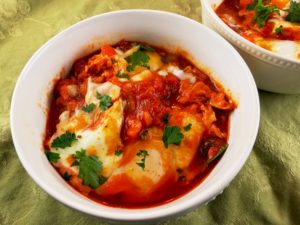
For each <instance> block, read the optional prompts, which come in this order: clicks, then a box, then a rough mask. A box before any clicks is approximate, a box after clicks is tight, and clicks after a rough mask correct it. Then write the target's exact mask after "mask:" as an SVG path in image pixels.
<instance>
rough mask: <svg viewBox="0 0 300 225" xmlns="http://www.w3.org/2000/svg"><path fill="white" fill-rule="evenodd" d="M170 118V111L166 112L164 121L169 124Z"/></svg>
mask: <svg viewBox="0 0 300 225" xmlns="http://www.w3.org/2000/svg"><path fill="white" fill-rule="evenodd" d="M169 118H170V115H169V114H168V113H166V114H165V115H164V116H163V118H162V119H163V121H164V122H165V124H168V123H169Z"/></svg>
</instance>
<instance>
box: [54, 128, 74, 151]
mask: <svg viewBox="0 0 300 225" xmlns="http://www.w3.org/2000/svg"><path fill="white" fill-rule="evenodd" d="M76 140H77V138H76V136H75V134H73V133H70V132H68V131H67V132H66V133H64V134H62V135H60V136H59V137H57V138H55V139H54V140H53V141H52V143H51V147H52V148H66V147H70V146H71V145H72V142H74V141H76Z"/></svg>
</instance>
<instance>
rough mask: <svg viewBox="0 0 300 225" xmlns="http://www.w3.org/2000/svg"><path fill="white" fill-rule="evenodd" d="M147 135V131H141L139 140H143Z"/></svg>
mask: <svg viewBox="0 0 300 225" xmlns="http://www.w3.org/2000/svg"><path fill="white" fill-rule="evenodd" d="M147 134H148V130H143V131H142V132H141V133H140V138H141V139H142V140H145V139H146V136H147Z"/></svg>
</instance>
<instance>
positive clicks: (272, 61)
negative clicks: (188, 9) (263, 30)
mask: <svg viewBox="0 0 300 225" xmlns="http://www.w3.org/2000/svg"><path fill="white" fill-rule="evenodd" d="M221 2H222V0H201V5H202V21H203V24H205V25H206V26H208V27H210V28H212V29H213V30H215V31H217V32H218V33H220V34H221V35H222V36H223V37H225V38H226V39H227V40H228V41H230V42H231V43H232V44H233V45H234V46H235V47H236V49H237V50H238V51H239V53H240V54H241V55H242V56H243V58H244V59H245V61H246V62H247V64H248V66H249V68H250V70H251V71H252V74H253V76H254V79H255V81H256V84H257V86H258V87H259V88H260V89H262V90H266V91H271V92H277V93H287V94H296V93H300V60H296V59H288V58H285V57H282V56H280V55H277V54H275V53H273V52H271V51H268V50H266V49H264V48H262V47H260V46H258V45H255V44H254V43H252V42H250V41H248V40H247V39H245V38H243V37H242V36H240V35H239V34H238V33H236V32H235V31H233V30H232V29H231V28H230V27H229V26H227V25H226V24H225V23H224V22H223V21H222V20H221V19H220V18H219V17H218V15H217V14H216V13H215V11H214V9H215V7H216V6H218V5H219V4H221Z"/></svg>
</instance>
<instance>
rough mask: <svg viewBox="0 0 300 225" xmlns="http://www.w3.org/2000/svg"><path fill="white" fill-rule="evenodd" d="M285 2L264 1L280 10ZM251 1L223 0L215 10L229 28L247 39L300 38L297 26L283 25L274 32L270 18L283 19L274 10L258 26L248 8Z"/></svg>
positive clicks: (296, 39) (253, 40) (254, 14)
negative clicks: (278, 30) (262, 23)
mask: <svg viewBox="0 0 300 225" xmlns="http://www.w3.org/2000/svg"><path fill="white" fill-rule="evenodd" d="M287 2H288V1H283V0H282V1H276V0H272V1H264V3H265V4H266V5H267V6H271V5H275V6H277V7H278V9H281V10H285V9H284V7H285V5H284V4H286V3H287ZM253 3H254V1H253V0H224V1H223V2H222V3H221V4H220V5H219V6H218V7H217V8H216V10H215V11H216V13H217V15H218V16H219V17H220V18H221V19H222V20H223V21H224V22H225V23H226V24H227V25H228V26H229V27H230V28H231V29H233V30H234V31H235V32H237V33H238V34H240V35H241V36H243V37H244V38H246V39H248V40H249V41H252V42H255V39H256V38H264V39H266V40H272V39H273V40H291V41H299V40H300V27H299V26H298V27H296V26H293V27H285V26H284V27H282V28H281V31H280V32H276V28H277V27H275V23H274V21H272V19H279V20H283V19H284V18H283V17H282V16H279V15H278V14H277V13H275V12H273V13H271V14H270V16H269V17H268V19H267V20H266V22H265V24H264V25H263V26H262V27H260V26H259V25H258V24H257V23H255V16H256V13H255V11H253V10H249V9H248V6H249V5H250V4H253ZM283 3H284V4H283Z"/></svg>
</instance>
